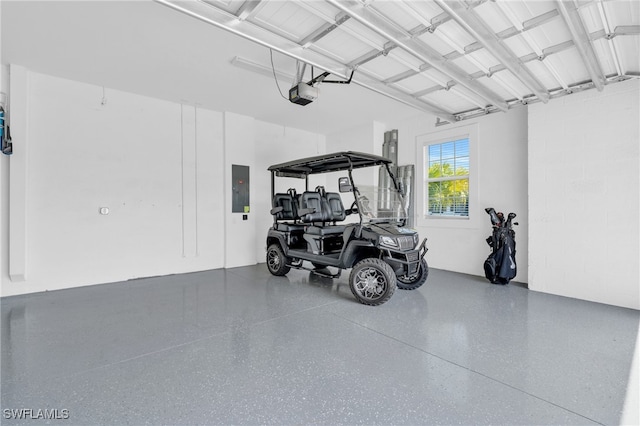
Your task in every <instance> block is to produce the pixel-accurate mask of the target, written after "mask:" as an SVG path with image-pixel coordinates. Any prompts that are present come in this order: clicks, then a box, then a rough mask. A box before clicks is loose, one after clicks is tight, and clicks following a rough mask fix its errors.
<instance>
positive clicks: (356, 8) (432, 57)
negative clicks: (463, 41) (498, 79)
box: [326, 0, 508, 111]
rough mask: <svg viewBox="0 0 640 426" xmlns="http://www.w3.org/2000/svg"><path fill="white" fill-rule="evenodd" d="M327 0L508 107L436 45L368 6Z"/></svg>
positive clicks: (490, 102) (424, 59)
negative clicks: (450, 61) (414, 34)
mask: <svg viewBox="0 0 640 426" xmlns="http://www.w3.org/2000/svg"><path fill="white" fill-rule="evenodd" d="M326 1H327V2H328V3H330V4H331V5H333V6H335V7H336V8H338V9H339V10H342V11H343V12H346V13H348V14H349V15H351V17H352V18H353V19H355V20H356V21H358V22H360V23H361V24H362V25H364V26H365V27H367V28H369V29H371V30H373V31H375V32H376V33H378V34H380V35H381V36H382V37H384V38H386V39H387V40H389V41H391V42H392V43H394V44H396V45H397V46H398V47H400V48H402V49H404V50H405V51H406V52H408V53H410V54H411V55H413V56H414V57H416V58H418V59H419V60H421V61H423V62H425V63H428V64H429V65H431V66H432V67H433V68H435V69H437V70H438V71H440V72H442V73H444V74H446V75H448V76H450V77H451V78H452V79H453V80H454V81H455V82H456V83H457V84H460V85H461V86H464V87H466V88H467V89H469V90H470V91H471V92H473V93H475V94H476V95H478V96H480V97H481V98H483V99H484V100H485V101H486V102H487V103H488V104H493V105H495V106H496V107H498V108H500V109H501V110H503V111H506V110H507V109H508V105H507V103H506V102H505V101H504V100H503V99H501V98H500V97H499V96H498V95H497V94H495V93H493V92H492V91H491V90H489V89H487V88H486V87H484V86H482V85H481V84H479V83H477V82H474V81H472V80H471V79H470V78H469V75H468V74H467V73H465V72H464V71H463V70H462V69H460V68H459V67H457V66H456V65H454V64H451V63H449V62H448V61H446V60H445V58H443V57H442V55H440V54H439V53H438V52H437V51H436V50H435V49H433V48H431V47H429V46H427V45H426V44H424V43H422V42H420V41H418V40H415V39H411V37H410V34H409V33H407V32H404V33H403V32H400V31H398V29H397V28H395V26H392V25H389V23H388V22H386V20H382V19H379V18H378V17H377V16H376V15H375V14H373V13H371V10H366V6H364V5H361V4H355V5H353V7H348V6H346V5H345V4H344V3H343V2H340V1H338V0H326Z"/></svg>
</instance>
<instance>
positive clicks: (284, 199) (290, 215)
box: [271, 189, 304, 231]
mask: <svg viewBox="0 0 640 426" xmlns="http://www.w3.org/2000/svg"><path fill="white" fill-rule="evenodd" d="M271 214H272V215H273V218H274V221H275V227H276V229H278V230H280V231H294V230H301V229H303V228H304V226H303V225H302V224H299V223H297V219H298V199H297V197H296V193H295V189H289V191H287V193H286V194H285V193H278V194H275V195H274V196H273V208H272V209H271ZM280 221H291V222H280Z"/></svg>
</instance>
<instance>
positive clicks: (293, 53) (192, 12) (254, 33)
mask: <svg viewBox="0 0 640 426" xmlns="http://www.w3.org/2000/svg"><path fill="white" fill-rule="evenodd" d="M154 1H156V2H157V3H159V4H162V5H164V6H167V7H169V8H171V9H173V10H175V11H177V12H180V13H183V14H185V15H187V16H190V17H192V18H195V19H198V20H200V21H202V22H205V23H207V24H210V25H213V26H215V27H217V28H220V29H223V30H225V31H228V32H230V33H232V34H235V35H238V36H240V37H243V38H245V39H247V40H249V41H252V42H254V43H257V44H260V45H262V46H265V47H267V48H269V49H272V50H275V51H277V52H280V53H282V54H283V55H286V56H289V57H290V58H293V59H295V60H297V61H300V62H303V63H306V64H308V65H311V66H313V67H316V68H318V69H321V70H323V71H327V72H329V73H331V74H333V75H335V76H337V77H340V78H344V79H345V80H347V79H348V78H349V76H350V74H351V73H350V72H347V71H350V70H349V68H348V67H347V65H345V64H343V63H338V62H336V61H335V60H332V59H330V58H328V57H326V56H324V55H321V54H318V53H315V52H310V49H303V48H302V46H300V45H299V44H297V43H293V42H291V41H290V40H287V39H285V38H284V37H282V36H278V35H277V34H274V33H271V32H269V31H267V30H264V29H263V28H260V27H259V26H256V25H253V24H252V23H251V22H248V21H243V22H240V23H238V19H237V16H235V15H233V14H229V13H227V12H225V11H223V10H221V9H218V8H216V7H211V5H207V4H205V3H202V2H183V1H171V0H154ZM199 4H200V5H203V7H206V8H207V9H206V10H198V9H197V7H198V5H199ZM188 6H189V7H188ZM207 12H209V13H207ZM360 74H364V73H362V72H360ZM352 82H353V83H354V84H357V85H359V86H362V87H364V88H366V89H369V90H372V91H374V92H377V93H379V94H381V95H384V96H387V97H389V98H391V99H394V100H396V101H398V102H402V103H403V104H405V105H409V106H411V107H413V108H416V109H418V110H421V111H425V112H429V113H431V114H434V115H436V116H439V117H442V118H444V119H446V120H455V116H454V115H453V114H452V113H451V112H449V111H446V110H444V109H442V108H439V107H438V106H436V105H433V104H431V103H428V102H425V101H424V100H421V99H416V98H414V97H413V96H411V95H410V94H408V93H406V92H404V91H401V90H398V89H396V88H393V87H391V86H386V85H384V84H383V83H382V82H380V81H379V80H376V79H371V80H370V81H365V80H364V79H361V78H353V79H352Z"/></svg>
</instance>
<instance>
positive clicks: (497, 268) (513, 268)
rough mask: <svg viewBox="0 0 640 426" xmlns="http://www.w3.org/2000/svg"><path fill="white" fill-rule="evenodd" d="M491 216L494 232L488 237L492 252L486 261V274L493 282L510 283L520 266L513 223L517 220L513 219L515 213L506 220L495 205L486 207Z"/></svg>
mask: <svg viewBox="0 0 640 426" xmlns="http://www.w3.org/2000/svg"><path fill="white" fill-rule="evenodd" d="M485 211H486V212H487V213H488V214H489V216H490V217H491V226H492V227H493V232H492V234H491V236H490V237H489V238H487V244H489V247H491V254H490V255H489V257H487V260H485V261H484V275H485V277H487V279H488V280H489V281H491V282H492V283H493V284H509V281H511V279H513V278H514V277H515V276H516V273H517V270H518V267H517V265H516V239H515V238H516V233H515V231H514V230H513V228H512V225H517V224H518V223H517V222H513V223H512V220H513V218H514V217H516V214H515V213H509V215H508V216H507V220H506V221H505V220H504V214H502V212H499V213H496V211H495V210H494V209H493V207H489V208H487V209H485Z"/></svg>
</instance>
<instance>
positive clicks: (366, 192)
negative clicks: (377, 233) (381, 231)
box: [354, 185, 407, 223]
mask: <svg viewBox="0 0 640 426" xmlns="http://www.w3.org/2000/svg"><path fill="white" fill-rule="evenodd" d="M354 195H355V198H356V203H357V204H358V210H359V212H360V215H361V217H362V222H363V223H365V222H371V223H381V222H386V223H394V222H404V221H405V220H406V219H407V212H406V210H405V206H404V200H403V198H402V196H401V195H400V193H399V192H398V191H397V190H396V189H395V188H393V187H390V188H382V187H378V186H367V185H360V186H358V189H357V192H355V191H354Z"/></svg>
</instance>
